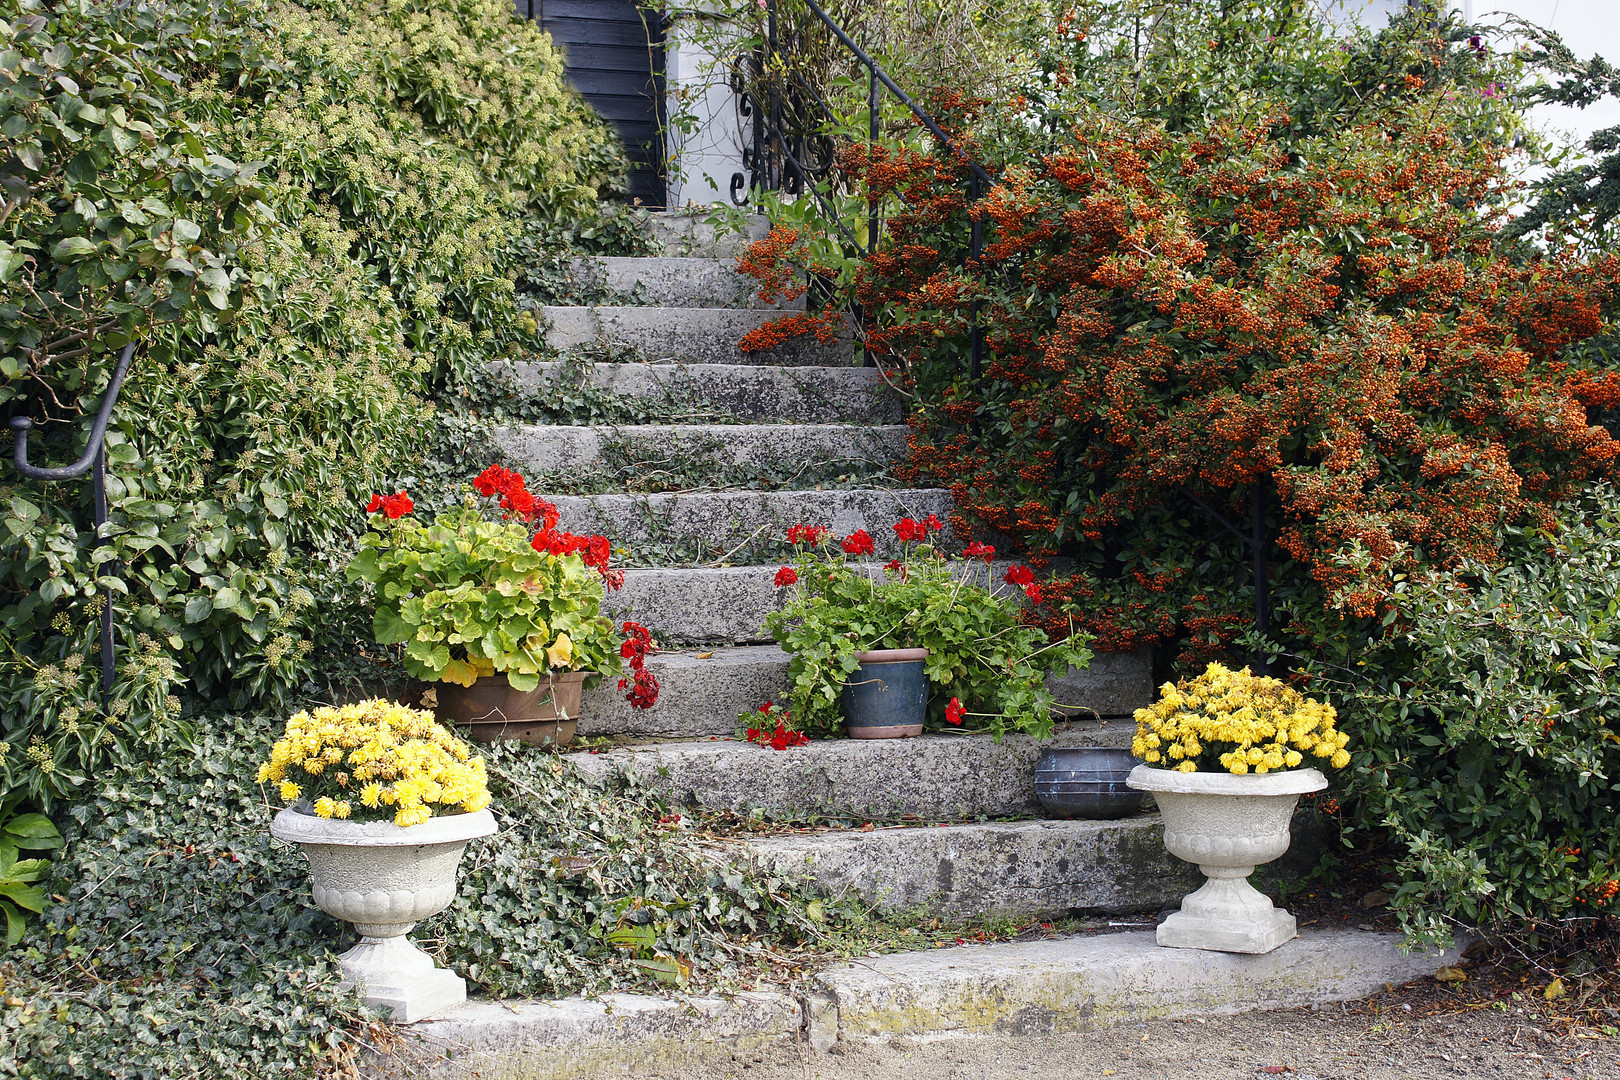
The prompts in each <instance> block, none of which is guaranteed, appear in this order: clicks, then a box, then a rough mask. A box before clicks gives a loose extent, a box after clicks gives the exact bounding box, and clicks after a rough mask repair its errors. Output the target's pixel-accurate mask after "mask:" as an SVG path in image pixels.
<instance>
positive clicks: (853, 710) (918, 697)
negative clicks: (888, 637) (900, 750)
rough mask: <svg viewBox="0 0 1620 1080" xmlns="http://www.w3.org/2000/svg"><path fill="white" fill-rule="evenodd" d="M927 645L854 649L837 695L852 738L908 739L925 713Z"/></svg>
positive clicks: (919, 728) (918, 729) (919, 729)
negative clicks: (852, 667) (851, 667)
mask: <svg viewBox="0 0 1620 1080" xmlns="http://www.w3.org/2000/svg"><path fill="white" fill-rule="evenodd" d="M927 657H928V650H927V649H874V650H872V651H870V652H858V653H856V654H855V659H856V661H857V662H858V663H859V664H860V665H861V666H860V667H858V668H856V669H855V670H854V671H853V672H851V673H850V676H849V679H848V680H847V681H846V682H845V683H844V693H843V696H842V698H841V699H840V701H841V704H842V706H843V709H844V722H845V724H846V725H847V728H848V731H849V737H850V738H852V739H910V738H915V737H916V736H918V735H921V734H922V731H923V721H924V720H926V719H927V717H928V679H927V677H926V676H925V675H924V674H923V661H924V660H925V659H927Z"/></svg>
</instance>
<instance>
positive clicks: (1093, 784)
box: [1035, 746, 1142, 818]
mask: <svg viewBox="0 0 1620 1080" xmlns="http://www.w3.org/2000/svg"><path fill="white" fill-rule="evenodd" d="M1137 764H1138V762H1137V760H1136V758H1135V757H1133V756H1132V755H1131V752H1130V751H1129V750H1123V749H1116V748H1114V747H1111V746H1049V747H1047V748H1046V749H1045V750H1044V751H1043V752H1042V753H1041V760H1040V762H1039V763H1038V764H1037V765H1036V766H1035V798H1036V799H1037V800H1039V802H1040V804H1041V806H1042V807H1043V808H1045V810H1046V813H1047V816H1049V817H1082V818H1121V817H1124V816H1125V815H1126V814H1130V813H1134V812H1135V811H1137V810H1138V809H1140V808H1141V806H1142V793H1141V792H1140V791H1134V790H1132V789H1131V788H1129V787H1127V786H1126V785H1125V781H1126V779H1127V778H1128V777H1129V776H1130V775H1131V770H1132V769H1133V768H1135V767H1136V766H1137Z"/></svg>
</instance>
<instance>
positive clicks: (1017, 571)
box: [1001, 566, 1035, 585]
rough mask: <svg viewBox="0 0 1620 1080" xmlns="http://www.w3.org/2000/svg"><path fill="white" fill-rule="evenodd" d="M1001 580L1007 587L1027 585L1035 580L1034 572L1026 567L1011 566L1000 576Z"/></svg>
mask: <svg viewBox="0 0 1620 1080" xmlns="http://www.w3.org/2000/svg"><path fill="white" fill-rule="evenodd" d="M1001 580H1002V581H1005V582H1006V583H1007V584H1009V585H1028V584H1029V583H1030V582H1032V581H1034V580H1035V571H1033V570H1031V569H1030V568H1029V567H1027V566H1013V567H1009V568H1008V569H1007V572H1006V573H1005V574H1003V575H1001Z"/></svg>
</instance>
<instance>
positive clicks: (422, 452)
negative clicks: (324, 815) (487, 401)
mask: <svg viewBox="0 0 1620 1080" xmlns="http://www.w3.org/2000/svg"><path fill="white" fill-rule="evenodd" d="M0 36H4V37H5V39H6V40H5V41H4V42H0V83H5V84H7V85H8V86H9V93H7V94H4V95H0V160H5V161H9V162H11V164H9V165H6V166H4V167H3V168H0V173H4V174H5V177H4V182H5V192H6V196H7V202H6V204H5V213H4V214H0V347H3V348H4V351H6V352H7V354H8V357H7V359H6V360H5V361H4V362H3V363H0V376H3V379H0V402H4V403H6V404H7V407H8V409H9V410H10V411H12V412H14V413H27V414H28V415H31V416H32V417H33V418H34V419H35V420H36V422H37V424H38V427H37V428H36V436H35V439H34V442H33V444H32V445H31V448H30V456H31V459H32V460H33V461H35V462H36V463H41V462H44V463H53V464H54V463H58V462H62V461H66V460H70V459H71V458H73V457H76V456H77V455H78V452H79V449H80V447H81V446H82V443H83V438H84V430H85V429H86V427H87V422H86V420H87V418H86V413H87V412H93V410H94V408H95V406H96V405H97V404H98V403H99V399H100V393H101V388H102V387H103V386H104V385H105V381H106V379H107V376H108V373H109V371H110V367H111V364H110V360H111V357H112V356H113V355H114V353H115V351H116V349H117V348H118V347H119V346H120V345H121V344H122V343H123V341H125V340H127V339H128V338H129V337H132V336H133V337H138V338H140V339H141V340H142V341H143V342H144V343H145V345H144V347H143V348H142V350H141V351H140V352H139V353H138V354H137V359H136V361H135V365H134V367H133V369H132V372H131V375H130V378H129V382H128V384H127V385H126V387H125V390H124V395H123V398H122V399H121V403H120V407H119V410H118V412H117V414H116V416H115V419H114V425H113V429H112V431H111V433H110V437H109V443H110V445H111V450H110V455H109V459H110V462H111V471H112V478H111V480H110V483H109V493H110V503H111V510H112V515H111V516H112V522H111V526H110V529H109V535H108V540H109V541H110V542H109V543H108V544H107V545H106V546H105V547H104V548H102V549H100V550H97V549H96V546H95V545H96V538H95V537H94V536H93V535H92V534H91V532H90V530H89V529H88V527H87V523H88V521H89V519H90V514H89V485H88V483H82V482H72V483H66V484H46V485H38V484H33V483H26V484H23V483H18V482H17V480H16V478H15V477H12V476H9V475H8V476H6V477H5V478H4V479H5V482H6V483H7V484H8V485H10V486H8V487H5V488H0V516H3V517H4V519H5V520H4V524H5V526H6V528H5V529H4V530H3V531H0V710H3V713H4V717H5V720H4V747H3V749H4V750H5V755H4V757H3V759H0V769H3V776H0V783H3V786H4V788H5V789H8V790H9V789H13V788H22V789H25V790H27V791H28V792H29V793H30V795H31V797H33V798H35V799H37V800H47V801H48V800H51V799H54V798H57V797H60V796H62V795H65V794H68V793H71V792H73V791H75V790H78V789H80V788H82V787H83V785H84V784H86V783H87V782H89V780H90V779H91V778H93V777H94V776H95V774H96V773H97V771H98V770H99V769H101V768H103V767H104V766H105V764H106V763H107V762H108V761H109V760H118V759H125V758H129V757H130V756H131V755H133V756H134V757H137V758H139V757H144V756H145V754H147V753H148V752H150V750H151V747H153V746H154V745H156V744H158V743H160V742H161V741H162V740H163V739H164V738H165V737H167V735H168V733H170V732H171V731H173V730H175V729H176V726H177V720H178V717H179V714H180V711H181V710H180V707H179V705H178V703H177V702H175V701H174V700H173V699H172V696H171V691H173V690H174V689H175V688H176V687H178V686H180V685H182V684H189V688H190V691H191V692H192V693H193V694H194V695H198V696H204V697H212V698H221V699H224V700H228V701H232V702H235V703H236V705H238V706H246V705H248V704H250V703H254V702H272V703H274V702H278V701H280V700H281V699H282V698H283V697H284V696H285V695H286V694H287V692H288V691H289V690H290V689H291V688H293V687H296V686H297V685H299V683H300V682H301V681H304V680H307V679H309V678H310V677H311V670H310V669H311V666H312V665H311V662H310V658H311V657H312V656H315V657H344V656H348V655H351V654H352V653H353V652H354V651H355V649H356V646H357V643H363V642H366V641H368V640H369V616H368V615H367V613H365V612H363V611H361V610H360V608H359V605H358V603H357V602H356V600H355V598H354V597H353V596H352V593H351V591H350V590H349V589H348V588H347V587H346V586H345V585H344V582H343V579H342V568H343V566H344V564H345V563H346V562H347V560H348V557H349V555H351V554H352V552H353V548H354V543H355V541H356V539H357V537H358V535H359V534H360V533H361V532H362V531H363V530H364V527H365V516H364V514H363V513H362V512H361V507H362V506H363V504H364V503H365V501H366V499H367V497H368V496H369V494H370V493H371V491H373V490H378V489H381V488H383V487H384V486H386V485H390V484H403V483H410V484H411V485H412V490H413V491H414V492H416V493H418V495H419V497H421V498H422V499H423V500H424V503H425V504H427V505H429V506H431V505H433V504H434V502H435V500H437V501H439V502H441V503H442V502H444V501H447V500H448V499H450V498H453V497H454V493H455V491H456V489H457V488H458V487H459V479H460V477H462V476H464V475H465V471H464V462H458V463H457V467H456V468H455V469H454V470H449V469H445V468H443V467H441V466H437V465H435V464H434V463H432V462H431V461H429V460H427V453H428V451H429V450H430V449H432V448H433V447H434V446H435V444H436V443H437V442H445V441H447V440H448V442H452V443H455V444H457V445H458V446H461V447H463V448H464V447H465V446H467V445H470V444H471V442H470V440H468V439H466V438H464V437H462V436H460V435H457V434H456V432H459V431H460V428H461V427H462V426H465V425H459V424H457V425H452V426H453V427H455V431H452V432H450V433H449V434H448V435H446V436H445V437H444V438H442V439H441V437H440V435H439V433H438V431H437V430H436V424H435V419H434V410H433V409H432V407H431V406H430V405H429V404H427V401H428V399H429V398H430V397H432V396H434V395H438V396H441V397H445V398H447V399H449V400H452V401H454V400H458V399H459V395H460V394H461V389H460V388H461V386H462V385H463V383H464V382H468V381H471V380H474V379H477V378H479V377H480V372H481V368H482V365H483V363H484V361H485V360H486V359H488V358H490V357H493V356H498V355H504V354H508V353H513V352H521V351H523V350H526V349H529V348H531V347H533V346H534V345H536V344H537V342H538V338H537V336H536V334H537V326H536V323H535V321H534V319H533V317H532V315H529V314H527V313H526V312H524V311H522V310H521V309H520V308H519V306H518V303H517V298H516V293H515V288H514V282H513V277H514V275H515V274H516V273H517V272H518V271H519V270H520V269H522V268H523V267H524V266H525V265H527V264H528V262H530V261H532V260H533V259H535V258H538V257H539V255H538V253H537V251H536V247H537V246H539V245H537V244H536V243H535V242H534V240H533V237H535V236H537V235H538V236H542V237H557V238H563V239H567V238H570V237H578V236H583V235H584V234H586V233H591V232H593V230H594V229H595V227H596V224H595V223H597V222H599V221H600V219H601V217H602V215H601V214H599V212H598V211H597V207H596V197H597V195H598V193H599V192H600V191H602V190H603V188H604V186H605V185H607V184H608V183H609V182H610V181H611V180H612V178H613V177H614V176H615V174H616V172H617V170H618V169H619V168H620V164H621V153H620V151H619V150H618V148H617V147H616V145H615V144H614V143H613V140H612V137H611V135H610V133H609V131H608V129H607V127H606V126H605V125H604V124H603V123H602V122H601V121H600V120H599V119H597V118H596V117H595V116H594V115H593V114H591V113H590V112H589V110H588V109H587V108H586V107H585V106H584V105H583V104H582V103H581V102H580V100H579V99H578V98H577V97H575V96H573V95H572V94H571V93H570V92H569V91H567V90H566V88H565V87H564V86H563V84H562V82H561V74H560V73H561V63H560V58H559V55H558V53H557V52H556V51H555V50H554V49H553V48H552V47H551V45H550V43H549V40H548V39H546V38H544V37H543V36H542V35H540V34H539V33H538V31H536V30H535V29H534V28H533V27H532V26H530V25H529V24H528V23H526V22H521V21H518V22H514V21H513V20H512V19H511V18H510V16H509V13H508V11H507V9H506V8H505V7H504V6H503V5H501V4H499V3H497V2H495V0H456V2H454V3H450V4H428V3H425V2H407V0H395V2H392V3H389V4H386V5H383V6H382V8H381V9H380V10H378V9H372V8H365V9H355V8H351V7H344V6H342V5H338V4H336V3H327V2H324V0H323V2H321V3H316V4H311V5H308V6H305V7H300V6H297V5H292V4H286V3H275V4H272V3H264V2H261V0H227V2H208V0H143V2H137V3H132V4H120V5H111V4H85V5H53V6H49V7H47V6H46V5H44V4H42V3H39V2H38V0H23V3H22V5H21V14H20V15H18V16H16V17H13V18H11V19H10V20H8V21H6V22H5V23H4V24H3V30H0ZM606 232H607V233H608V234H609V235H622V232H623V230H622V228H620V227H608V228H607V229H606ZM92 329H93V330H94V331H95V336H93V337H85V336H79V337H75V336H74V335H85V334H87V333H88V331H90V330H92ZM86 342H89V344H88V345H87V344H86ZM18 347H27V348H31V349H34V350H35V351H34V352H33V353H32V354H31V357H30V359H29V362H28V364H27V365H26V366H24V365H21V364H19V363H18V362H17V359H16V358H17V357H18V356H20V355H23V354H20V353H18V352H17V351H16V350H17V348H18ZM108 597H111V598H112V601H113V603H114V604H115V606H116V619H115V624H116V627H117V634H118V639H119V641H118V644H119V648H120V654H121V661H120V669H119V680H118V684H117V686H116V687H115V692H114V701H113V710H112V715H111V716H103V715H100V712H101V710H100V709H99V702H98V699H99V686H98V676H99V671H98V670H97V669H98V667H99V665H97V664H96V663H95V662H94V660H93V659H92V658H93V657H94V656H95V655H96V639H95V633H96V631H95V624H96V621H97V616H98V612H99V610H100V605H101V604H103V603H104V602H106V598H108ZM89 719H93V720H94V722H93V723H89V722H85V721H86V720H89Z"/></svg>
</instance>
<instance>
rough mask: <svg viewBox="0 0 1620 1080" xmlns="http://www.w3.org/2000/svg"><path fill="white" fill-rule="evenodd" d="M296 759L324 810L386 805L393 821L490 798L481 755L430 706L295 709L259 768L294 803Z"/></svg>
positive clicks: (476, 805)
mask: <svg viewBox="0 0 1620 1080" xmlns="http://www.w3.org/2000/svg"><path fill="white" fill-rule="evenodd" d="M294 766H296V767H297V768H300V769H302V770H304V773H305V775H306V776H307V777H308V781H307V782H308V785H309V787H310V788H311V790H310V791H309V794H310V795H311V796H312V797H314V799H315V802H314V807H315V812H316V813H317V814H319V815H320V816H321V817H331V818H338V819H342V818H347V817H349V816H350V815H351V814H353V813H354V812H355V811H356V810H357V809H358V810H362V811H378V810H382V809H383V808H384V807H395V808H396V811H388V812H389V813H392V815H393V820H394V821H395V822H396V823H397V824H402V825H410V824H420V823H421V822H423V821H427V820H428V819H429V818H431V817H432V816H433V815H434V814H435V813H437V812H446V813H455V812H467V813H470V812H473V811H475V810H481V809H483V808H484V807H486V806H488V805H489V803H490V798H489V783H488V775H487V773H486V771H485V769H484V763H483V760H482V759H480V758H479V757H477V756H476V755H475V754H473V752H472V750H471V749H470V748H469V747H468V746H467V745H466V743H464V742H462V741H461V740H460V739H458V738H456V737H455V735H453V734H452V733H451V732H450V731H449V730H448V729H446V728H445V727H443V726H442V725H440V724H439V723H438V722H437V721H435V720H434V718H433V716H432V714H431V713H426V712H422V711H420V710H417V709H411V708H407V707H406V706H403V705H399V704H396V703H394V702H391V701H381V700H372V701H363V702H357V703H356V704H353V705H345V706H343V707H342V708H331V707H323V708H320V709H316V710H315V711H314V712H313V713H308V712H300V713H297V714H296V715H294V716H293V717H292V718H291V719H289V720H288V721H287V729H286V732H285V733H284V735H283V736H282V738H281V739H279V740H277V741H276V743H275V745H274V746H272V747H271V750H270V756H269V760H267V761H265V762H263V763H261V764H260V765H259V766H258V769H257V772H256V775H257V776H258V779H259V782H260V783H264V782H266V781H271V782H275V781H280V789H279V790H280V794H281V797H282V799H283V800H284V801H286V802H289V803H290V802H294V801H296V800H297V799H298V798H299V797H300V796H302V795H303V794H304V788H302V787H300V786H299V785H298V784H297V783H294V782H293V781H291V780H288V779H285V777H286V775H287V769H288V768H289V767H294ZM385 782H390V783H386V784H385ZM352 785H358V786H359V791H358V793H356V792H354V791H353V789H352Z"/></svg>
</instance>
